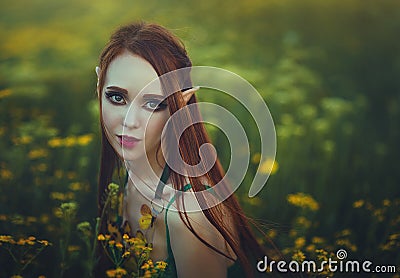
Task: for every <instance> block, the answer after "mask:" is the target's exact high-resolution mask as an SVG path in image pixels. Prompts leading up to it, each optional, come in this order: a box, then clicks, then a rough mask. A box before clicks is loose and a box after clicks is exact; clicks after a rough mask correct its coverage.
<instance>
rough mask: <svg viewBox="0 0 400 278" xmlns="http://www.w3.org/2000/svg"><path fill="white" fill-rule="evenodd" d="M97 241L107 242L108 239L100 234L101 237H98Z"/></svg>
mask: <svg viewBox="0 0 400 278" xmlns="http://www.w3.org/2000/svg"><path fill="white" fill-rule="evenodd" d="M97 240H100V241H104V240H106V238H105V237H104V235H103V234H99V235H98V236H97Z"/></svg>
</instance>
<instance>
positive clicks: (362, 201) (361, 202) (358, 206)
mask: <svg viewBox="0 0 400 278" xmlns="http://www.w3.org/2000/svg"><path fill="white" fill-rule="evenodd" d="M363 205H364V200H357V201H355V202H354V203H353V208H361V207H362V206H363Z"/></svg>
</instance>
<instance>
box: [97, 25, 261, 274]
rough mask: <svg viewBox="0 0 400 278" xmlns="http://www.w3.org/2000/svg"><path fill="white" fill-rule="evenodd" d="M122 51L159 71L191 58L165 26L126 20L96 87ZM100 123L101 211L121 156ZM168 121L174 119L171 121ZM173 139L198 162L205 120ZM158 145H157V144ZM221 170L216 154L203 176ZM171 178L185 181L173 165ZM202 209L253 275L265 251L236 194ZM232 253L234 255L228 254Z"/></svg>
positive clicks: (199, 185)
mask: <svg viewBox="0 0 400 278" xmlns="http://www.w3.org/2000/svg"><path fill="white" fill-rule="evenodd" d="M123 51H129V52H131V53H133V54H135V55H138V56H140V57H142V58H144V59H145V60H146V61H148V62H149V63H150V64H151V65H152V66H153V68H154V69H155V71H156V72H157V74H158V75H159V76H161V75H163V74H165V73H168V72H171V71H174V70H176V69H180V68H185V67H191V66H192V62H191V61H190V59H189V57H188V55H187V52H186V50H185V47H184V45H183V44H182V42H181V41H180V40H179V39H178V38H177V37H176V36H174V35H173V34H172V33H171V32H170V31H168V30H167V29H165V28H164V27H162V26H160V25H157V24H147V23H143V22H140V23H134V24H130V25H127V26H123V27H121V28H119V29H118V30H117V31H116V32H114V34H113V35H112V36H111V38H110V41H109V42H108V43H107V45H106V47H105V48H104V50H103V52H102V53H101V56H100V63H99V67H100V72H99V83H98V88H97V89H98V92H102V89H103V86H104V81H105V74H106V72H107V68H108V66H109V65H110V63H111V61H112V60H113V59H115V58H116V57H117V56H118V55H120V54H121V53H122V52H123ZM187 80H189V81H188V82H189V83H190V77H188V78H187ZM187 80H186V82H187ZM187 85H191V84H186V85H185V86H187ZM99 99H100V106H101V105H102V104H101V97H99ZM196 102H197V100H196V96H195V94H193V95H192V96H191V98H190V100H189V101H188V103H187V104H195V103H196ZM167 105H168V107H169V112H170V114H171V115H172V114H174V113H175V112H176V111H177V110H179V109H181V108H182V107H184V106H185V105H186V104H185V102H184V100H183V97H182V95H181V94H172V95H170V96H169V97H168V98H167ZM191 113H192V117H194V118H198V119H199V118H201V117H200V112H199V111H198V109H197V108H196V107H195V109H194V110H191ZM100 123H101V126H102V132H101V136H102V149H101V164H100V173H99V188H98V209H99V211H100V212H101V211H102V209H103V202H102V196H103V195H104V192H105V190H106V188H107V186H108V184H109V183H110V182H111V181H112V177H113V174H114V173H115V170H116V168H118V165H120V159H119V157H118V156H117V154H116V153H115V151H114V149H113V148H112V147H111V145H110V144H109V142H108V140H107V137H106V134H105V132H104V127H103V120H102V117H100ZM173 124H179V123H174V122H173ZM178 142H179V154H180V156H181V157H182V160H183V161H184V162H186V163H187V164H189V165H197V164H198V163H199V161H200V160H201V159H200V156H199V154H198V152H199V149H200V146H202V145H203V144H205V143H210V140H209V138H208V135H207V132H206V129H205V127H204V124H202V123H196V124H192V125H191V126H190V127H189V128H187V129H186V130H185V131H184V132H183V134H182V135H181V137H180V138H179V140H178ZM158 151H160V149H159V150H158ZM157 157H158V156H157ZM160 166H162V165H160ZM224 174H225V173H224V170H223V168H222V167H221V164H220V162H219V160H218V159H217V161H216V163H215V164H214V166H213V167H212V168H211V169H210V170H209V171H208V172H207V174H206V176H205V178H207V180H208V181H209V182H210V185H211V186H212V185H215V184H217V183H218V182H219V181H221V180H222V178H223V177H224ZM170 179H171V182H172V184H173V186H174V187H175V189H177V190H182V188H183V187H184V185H185V184H186V180H185V177H183V176H182V175H180V174H178V173H177V172H175V171H173V170H171V172H170ZM202 179H203V181H204V176H203V177H202ZM189 180H190V184H191V186H192V189H193V191H195V192H199V191H202V190H204V184H203V182H202V180H201V179H200V177H189ZM199 201H201V200H199ZM222 209H225V210H228V212H229V213H230V215H232V220H233V227H234V229H235V230H234V231H232V230H231V228H230V229H229V228H228V227H226V225H224V223H223V219H222ZM202 212H203V214H204V215H205V216H206V217H207V219H208V220H209V221H210V223H211V224H212V225H213V226H214V227H215V228H216V229H217V230H218V231H219V232H220V233H221V235H222V236H223V237H224V239H225V240H226V242H227V243H228V244H229V246H230V247H231V248H232V250H233V252H234V253H235V255H236V257H237V259H238V261H239V263H240V264H241V265H242V267H243V269H244V270H245V273H246V275H247V276H248V277H252V276H254V275H255V273H254V270H255V266H256V259H260V258H262V257H263V256H264V255H265V253H264V251H263V250H262V248H261V246H260V245H259V244H258V243H257V240H256V239H255V236H254V235H253V233H252V231H251V228H250V226H249V223H248V219H247V218H246V216H245V214H244V213H243V211H242V209H241V207H240V205H239V203H238V201H237V199H236V197H235V196H234V195H231V196H230V197H229V198H227V199H226V200H225V201H224V202H223V203H221V204H220V205H217V206H214V207H212V208H209V209H206V210H203V211H202ZM180 216H181V219H182V220H183V221H184V223H185V225H186V226H187V228H188V229H189V230H190V231H191V232H192V233H193V234H194V235H195V236H196V237H197V238H199V240H201V241H202V242H203V243H204V244H206V245H207V246H208V247H209V248H211V249H213V250H215V251H216V252H218V253H220V254H222V255H224V256H226V257H228V258H231V257H230V256H229V255H227V254H225V252H224V251H223V250H218V249H216V248H215V247H213V246H211V245H210V244H209V243H207V242H206V241H205V240H204V239H203V238H201V237H200V236H199V235H198V234H197V232H196V231H195V229H194V228H193V227H192V225H191V223H190V220H189V217H188V215H187V213H186V212H180ZM231 259H232V260H233V258H231Z"/></svg>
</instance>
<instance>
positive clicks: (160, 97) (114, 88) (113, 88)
mask: <svg viewBox="0 0 400 278" xmlns="http://www.w3.org/2000/svg"><path fill="white" fill-rule="evenodd" d="M106 89H107V90H110V91H114V92H118V93H121V94H124V95H126V96H129V93H128V90H126V89H124V88H121V87H117V86H108V87H107V88H106ZM143 99H147V100H148V99H157V100H160V101H163V100H165V97H164V96H163V95H158V94H144V95H143Z"/></svg>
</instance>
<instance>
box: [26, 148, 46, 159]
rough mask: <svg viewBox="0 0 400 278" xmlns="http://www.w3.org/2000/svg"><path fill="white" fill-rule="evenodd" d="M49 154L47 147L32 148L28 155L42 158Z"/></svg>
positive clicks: (32, 157)
mask: <svg viewBox="0 0 400 278" xmlns="http://www.w3.org/2000/svg"><path fill="white" fill-rule="evenodd" d="M47 155H48V151H47V150H45V149H35V150H31V151H30V152H29V153H28V157H29V158H30V159H37V158H42V157H46V156H47Z"/></svg>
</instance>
